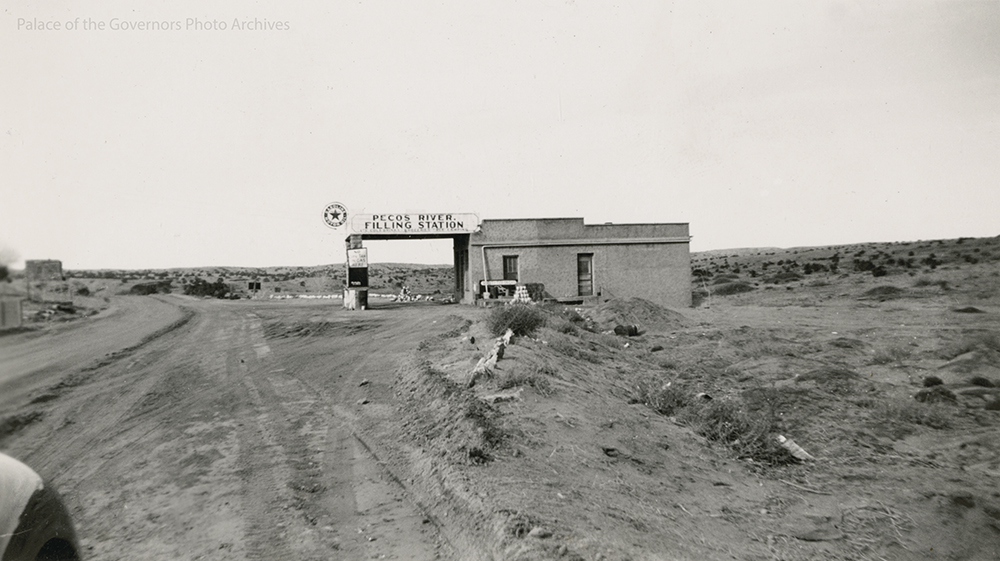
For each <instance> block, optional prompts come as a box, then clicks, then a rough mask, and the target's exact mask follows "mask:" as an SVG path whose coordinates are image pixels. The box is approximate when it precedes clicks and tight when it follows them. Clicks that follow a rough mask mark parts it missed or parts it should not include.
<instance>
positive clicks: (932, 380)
mask: <svg viewBox="0 0 1000 561" xmlns="http://www.w3.org/2000/svg"><path fill="white" fill-rule="evenodd" d="M923 383H924V387H925V388H931V387H934V386H940V385H941V384H944V381H943V380H941V378H938V377H937V376H927V377H926V378H924V382H923Z"/></svg>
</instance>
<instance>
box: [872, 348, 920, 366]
mask: <svg viewBox="0 0 1000 561" xmlns="http://www.w3.org/2000/svg"><path fill="white" fill-rule="evenodd" d="M912 353H913V351H912V350H911V349H910V348H908V347H904V346H903V345H886V346H884V347H879V348H877V349H875V353H874V354H873V355H872V358H871V360H869V361H868V363H869V364H892V363H899V362H903V361H904V360H906V359H908V358H910V355H911V354H912Z"/></svg>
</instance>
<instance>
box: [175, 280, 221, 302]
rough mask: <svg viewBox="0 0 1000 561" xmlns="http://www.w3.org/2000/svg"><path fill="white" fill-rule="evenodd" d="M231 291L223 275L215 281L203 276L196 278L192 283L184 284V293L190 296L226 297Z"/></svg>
mask: <svg viewBox="0 0 1000 561" xmlns="http://www.w3.org/2000/svg"><path fill="white" fill-rule="evenodd" d="M228 293H229V286H228V285H227V284H226V283H225V281H224V280H223V279H222V277H219V279H218V280H216V281H215V282H208V281H207V280H205V279H202V278H196V279H194V281H192V282H191V283H189V284H187V285H185V286H184V294H187V295H188V296H211V297H213V298H225V297H226V295H227V294H228Z"/></svg>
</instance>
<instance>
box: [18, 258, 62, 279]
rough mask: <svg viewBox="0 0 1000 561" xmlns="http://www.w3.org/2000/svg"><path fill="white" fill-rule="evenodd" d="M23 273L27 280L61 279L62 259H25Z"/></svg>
mask: <svg viewBox="0 0 1000 561" xmlns="http://www.w3.org/2000/svg"><path fill="white" fill-rule="evenodd" d="M24 275H25V278H27V279H28V280H29V281H61V280H63V269H62V261H59V260H56V259H34V260H29V261H25V262H24Z"/></svg>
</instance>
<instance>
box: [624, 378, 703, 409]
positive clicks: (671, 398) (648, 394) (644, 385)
mask: <svg viewBox="0 0 1000 561" xmlns="http://www.w3.org/2000/svg"><path fill="white" fill-rule="evenodd" d="M632 399H634V400H635V402H637V403H641V404H643V405H645V406H646V407H649V408H650V409H652V410H653V411H656V412H657V413H659V414H661V415H665V416H670V415H673V414H674V413H676V412H678V411H680V410H681V409H683V408H684V407H687V405H688V404H689V403H690V402H691V395H690V392H688V391H687V390H685V389H683V388H681V387H680V386H677V385H674V384H673V382H666V383H664V382H663V381H661V380H660V379H658V378H657V377H655V376H646V377H643V378H640V379H639V380H637V381H636V382H635V384H633V388H632Z"/></svg>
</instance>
